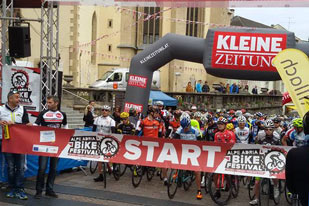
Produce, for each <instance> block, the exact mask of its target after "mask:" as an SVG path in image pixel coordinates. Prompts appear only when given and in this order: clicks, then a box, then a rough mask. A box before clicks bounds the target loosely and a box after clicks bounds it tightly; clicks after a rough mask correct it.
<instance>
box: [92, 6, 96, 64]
mask: <svg viewBox="0 0 309 206" xmlns="http://www.w3.org/2000/svg"><path fill="white" fill-rule="evenodd" d="M96 39H97V15H96V13H95V12H94V13H93V15H92V31H91V42H93V41H94V40H96ZM96 56H97V45H96V43H94V44H91V64H95V63H96Z"/></svg>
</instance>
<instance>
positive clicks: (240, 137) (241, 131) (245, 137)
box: [235, 116, 252, 144]
mask: <svg viewBox="0 0 309 206" xmlns="http://www.w3.org/2000/svg"><path fill="white" fill-rule="evenodd" d="M237 122H238V127H237V128H236V129H235V135H236V139H237V142H238V143H245V144H249V143H250V142H252V135H251V132H250V129H249V128H248V127H246V122H247V119H246V118H245V117H244V116H240V117H238V118H237Z"/></svg>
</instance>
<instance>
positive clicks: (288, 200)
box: [284, 185, 292, 205]
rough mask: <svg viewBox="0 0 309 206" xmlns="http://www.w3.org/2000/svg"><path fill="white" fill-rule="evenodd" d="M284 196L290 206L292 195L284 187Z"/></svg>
mask: <svg viewBox="0 0 309 206" xmlns="http://www.w3.org/2000/svg"><path fill="white" fill-rule="evenodd" d="M284 196H285V199H286V201H287V202H288V203H289V204H290V205H291V204H292V199H291V196H292V193H290V191H289V189H288V188H287V187H286V185H285V187H284Z"/></svg>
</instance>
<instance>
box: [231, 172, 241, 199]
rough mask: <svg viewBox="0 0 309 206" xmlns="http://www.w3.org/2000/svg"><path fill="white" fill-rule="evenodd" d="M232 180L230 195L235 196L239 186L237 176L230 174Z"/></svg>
mask: <svg viewBox="0 0 309 206" xmlns="http://www.w3.org/2000/svg"><path fill="white" fill-rule="evenodd" d="M231 182H232V197H233V198H237V196H238V193H239V188H240V182H239V177H238V176H231Z"/></svg>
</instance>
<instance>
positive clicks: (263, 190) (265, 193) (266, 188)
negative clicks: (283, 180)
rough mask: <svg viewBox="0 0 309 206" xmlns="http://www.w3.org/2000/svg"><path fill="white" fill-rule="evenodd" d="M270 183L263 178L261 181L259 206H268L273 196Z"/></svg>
mask: <svg viewBox="0 0 309 206" xmlns="http://www.w3.org/2000/svg"><path fill="white" fill-rule="evenodd" d="M270 190H271V188H270V181H269V180H268V179H266V178H263V179H262V180H261V181H260V196H259V206H268V205H269V199H270V196H271V193H270Z"/></svg>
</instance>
